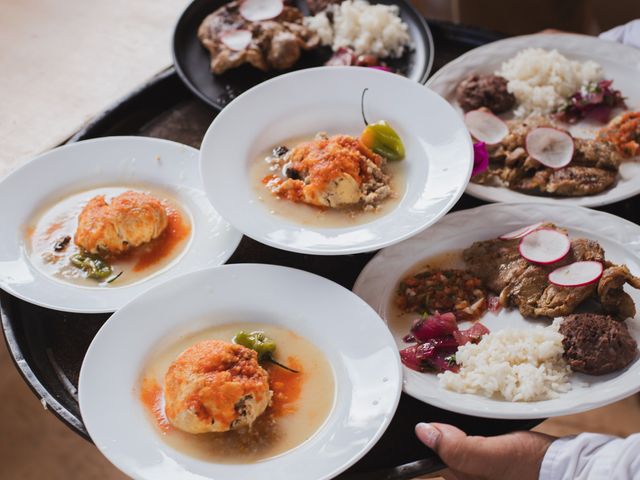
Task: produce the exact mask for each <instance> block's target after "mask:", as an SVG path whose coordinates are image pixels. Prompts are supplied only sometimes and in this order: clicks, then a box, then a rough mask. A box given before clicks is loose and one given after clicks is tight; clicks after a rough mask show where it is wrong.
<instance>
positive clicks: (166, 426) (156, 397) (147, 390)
mask: <svg viewBox="0 0 640 480" xmlns="http://www.w3.org/2000/svg"><path fill="white" fill-rule="evenodd" d="M140 401H141V402H142V405H144V408H145V409H146V410H147V411H148V412H149V413H150V414H151V415H153V418H154V420H155V422H156V425H157V427H158V429H160V431H161V432H162V433H163V434H166V433H168V432H170V431H171V430H172V429H173V427H172V426H171V424H170V423H169V420H167V417H166V416H165V414H164V409H163V408H162V387H161V386H160V385H159V384H158V382H157V381H156V379H155V378H150V377H146V378H145V379H144V380H142V387H141V389H140Z"/></svg>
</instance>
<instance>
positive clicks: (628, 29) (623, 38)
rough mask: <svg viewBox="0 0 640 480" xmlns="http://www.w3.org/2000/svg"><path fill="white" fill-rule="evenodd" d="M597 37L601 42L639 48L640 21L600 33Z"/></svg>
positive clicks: (633, 21)
mask: <svg viewBox="0 0 640 480" xmlns="http://www.w3.org/2000/svg"><path fill="white" fill-rule="evenodd" d="M599 37H600V38H601V39H603V40H609V41H611V42H619V43H624V44H625V45H630V46H632V47H636V48H640V19H639V20H632V21H631V22H629V23H626V24H624V25H620V26H619V27H615V28H612V29H611V30H607V31H606V32H602V33H601V34H600V35H599Z"/></svg>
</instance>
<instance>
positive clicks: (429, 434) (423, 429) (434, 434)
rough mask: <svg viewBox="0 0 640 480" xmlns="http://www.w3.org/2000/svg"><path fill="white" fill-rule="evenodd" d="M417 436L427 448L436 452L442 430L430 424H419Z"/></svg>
mask: <svg viewBox="0 0 640 480" xmlns="http://www.w3.org/2000/svg"><path fill="white" fill-rule="evenodd" d="M416 435H417V436H418V438H419V439H420V441H421V442H422V443H424V444H425V445H426V446H427V447H429V448H430V449H431V450H435V448H436V445H437V444H438V440H439V439H440V430H438V429H437V428H436V427H434V426H432V425H430V424H429V423H419V424H417V425H416Z"/></svg>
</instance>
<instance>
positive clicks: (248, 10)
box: [240, 0, 284, 22]
mask: <svg viewBox="0 0 640 480" xmlns="http://www.w3.org/2000/svg"><path fill="white" fill-rule="evenodd" d="M283 8H284V5H283V3H282V0H243V1H242V3H241V4H240V15H242V16H243V17H244V18H246V19H247V20H249V21H250V22H260V21H262V20H269V19H271V18H275V17H277V16H278V15H280V13H282V9H283Z"/></svg>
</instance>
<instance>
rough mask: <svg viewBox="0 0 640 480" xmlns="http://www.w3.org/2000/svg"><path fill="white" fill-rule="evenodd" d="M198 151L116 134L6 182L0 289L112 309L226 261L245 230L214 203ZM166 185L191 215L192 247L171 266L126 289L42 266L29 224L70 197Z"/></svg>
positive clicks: (55, 303)
mask: <svg viewBox="0 0 640 480" xmlns="http://www.w3.org/2000/svg"><path fill="white" fill-rule="evenodd" d="M197 158H198V151H197V150H196V149H194V148H191V147H188V146H186V145H181V144H179V143H174V142H170V141H167V140H159V139H153V138H144V137H110V138H100V139H97V140H87V141H84V142H78V143H75V144H71V145H68V146H64V147H60V148H56V149H54V150H51V151H50V152H47V153H45V154H43V155H40V156H39V157H37V158H35V159H33V160H31V161H30V162H29V163H27V164H26V165H24V166H23V167H22V168H20V169H18V170H16V171H15V172H13V173H11V174H10V175H9V176H7V177H6V178H5V179H4V180H3V181H2V182H0V205H3V214H2V230H1V231H0V232H1V233H0V288H2V289H3V290H6V291H7V292H9V293H11V294H12V295H15V296H16V297H18V298H21V299H23V300H26V301H28V302H31V303H35V304H36V305H40V306H43V307H46V308H52V309H54V310H62V311H67V312H84V313H97V312H113V311H115V310H117V309H118V308H120V307H121V306H122V305H124V304H125V303H127V302H128V301H130V300H131V299H133V298H135V297H136V296H138V295H139V294H140V293H141V292H143V291H145V290H146V289H148V288H150V287H152V286H154V285H158V284H159V283H161V282H164V281H166V280H168V279H170V278H173V277H175V276H176V275H180V274H183V273H186V272H189V271H192V270H196V269H200V268H205V267H210V266H216V265H220V264H222V263H224V262H225V261H226V260H227V259H228V258H229V257H230V256H231V254H232V253H233V252H234V250H235V249H236V247H237V246H238V243H239V242H240V239H241V238H242V235H241V234H240V232H238V231H236V230H235V229H233V228H232V227H231V225H230V224H229V223H227V222H226V221H225V220H224V219H222V217H220V215H218V213H217V212H216V211H215V210H214V209H213V207H211V205H210V203H209V202H208V200H207V198H206V196H205V194H204V192H203V191H202V182H201V180H200V175H199V171H198V163H197ZM146 185H148V186H149V187H151V188H152V187H160V188H161V189H163V190H166V191H168V192H169V193H171V194H172V195H173V197H174V198H175V199H176V200H177V201H178V202H179V203H180V205H181V206H182V207H183V208H184V209H185V211H186V212H187V213H188V214H189V215H190V217H191V228H192V232H191V238H190V240H189V244H188V245H187V246H186V247H185V251H184V252H183V253H182V254H181V255H179V256H178V258H177V259H175V260H174V261H173V262H172V263H170V264H169V265H168V266H167V267H166V268H163V269H161V270H160V271H158V272H156V273H154V274H152V275H150V276H149V277H146V278H144V279H143V280H141V281H138V282H136V283H131V284H124V285H122V286H120V287H118V286H116V285H115V284H113V285H111V286H109V287H99V286H96V287H85V286H77V285H73V284H71V283H67V282H64V281H62V280H57V279H55V278H53V277H51V276H49V275H47V274H45V273H43V272H42V271H40V270H39V269H38V268H37V267H36V266H34V264H33V263H32V262H31V261H30V259H29V256H28V254H27V252H26V250H25V248H26V246H25V236H26V229H27V225H28V222H29V221H31V220H33V216H34V215H35V214H36V212H37V211H38V210H40V209H41V208H42V207H45V206H46V205H47V204H49V203H50V202H53V201H58V200H59V199H61V198H63V197H64V196H66V195H69V194H72V193H76V192H81V191H84V190H89V189H92V188H97V187H104V186H134V187H140V188H144V186H146Z"/></svg>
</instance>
